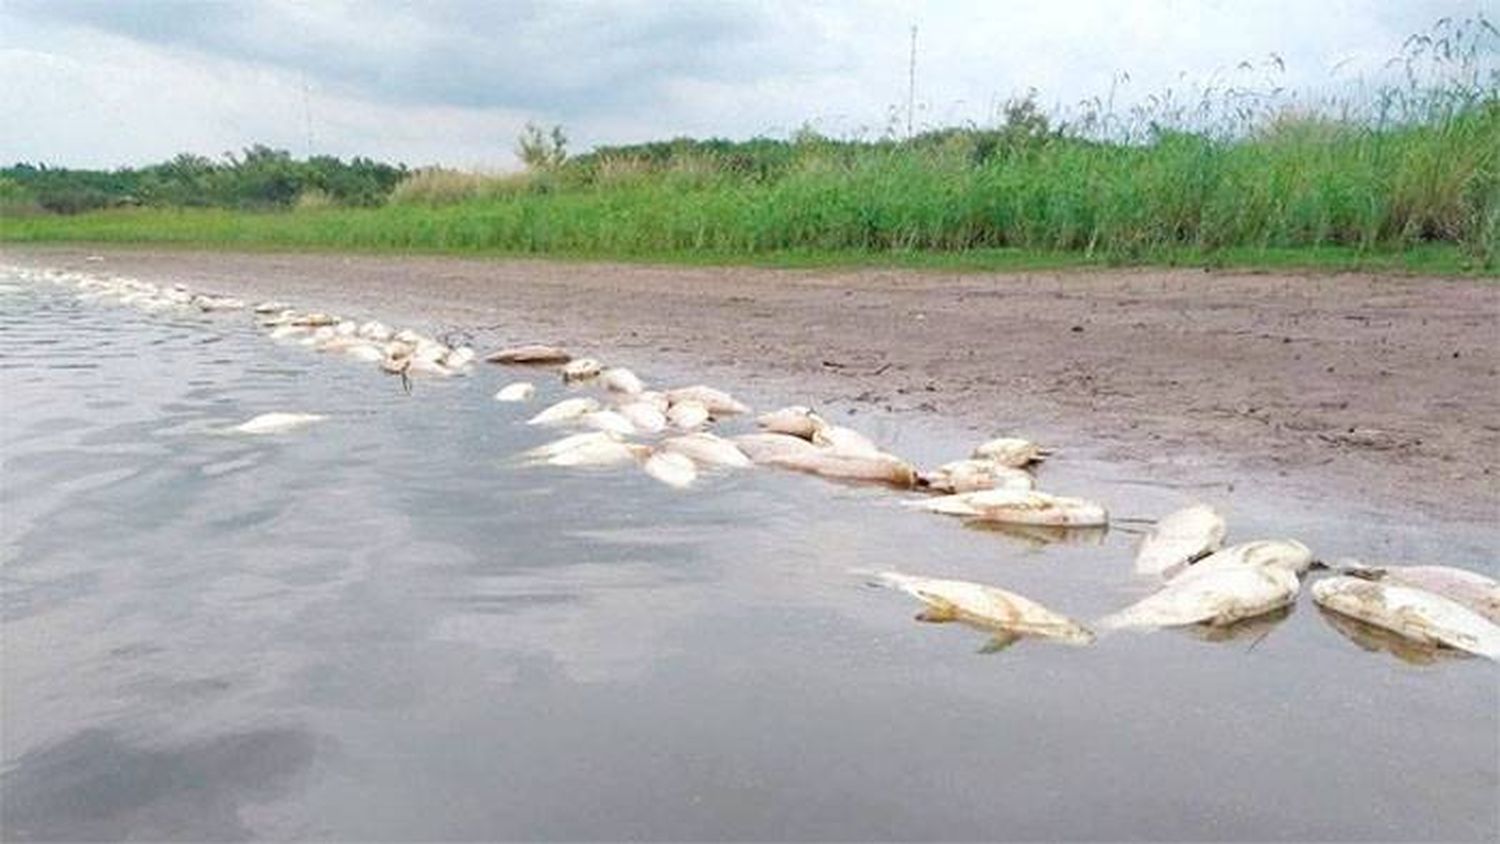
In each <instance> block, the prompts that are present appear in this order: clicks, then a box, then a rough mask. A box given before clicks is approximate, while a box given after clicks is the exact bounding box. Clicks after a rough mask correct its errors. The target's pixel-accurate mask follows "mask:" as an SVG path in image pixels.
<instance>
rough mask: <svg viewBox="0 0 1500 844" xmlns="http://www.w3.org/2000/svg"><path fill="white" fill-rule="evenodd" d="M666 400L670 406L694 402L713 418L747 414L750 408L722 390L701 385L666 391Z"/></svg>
mask: <svg viewBox="0 0 1500 844" xmlns="http://www.w3.org/2000/svg"><path fill="white" fill-rule="evenodd" d="M667 400H668V401H670V402H671V403H672V404H674V405H675V404H677V403H679V402H687V401H695V402H698V403H699V404H701V405H703V406H704V407H705V408H707V409H708V412H709V413H711V414H713V415H715V416H728V415H731V414H735V413H747V412H749V410H750V408H748V407H746V406H745V405H744V404H741V403H740V402H738V401H736V400H735V399H734V397H733V396H731V395H729V394H728V393H726V392H724V391H723V390H716V389H714V388H713V387H707V386H704V385H702V384H696V385H694V386H692V387H679V388H677V389H675V390H668V391H667Z"/></svg>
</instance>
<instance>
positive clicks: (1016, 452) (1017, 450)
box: [974, 437, 1052, 469]
mask: <svg viewBox="0 0 1500 844" xmlns="http://www.w3.org/2000/svg"><path fill="white" fill-rule="evenodd" d="M1051 453H1052V452H1051V450H1050V449H1044V448H1042V447H1041V446H1039V445H1037V444H1036V443H1034V442H1031V441H1030V440H1023V439H1020V438H1018V437H997V438H995V439H993V440H990V441H988V442H985V443H981V444H980V445H979V446H978V447H977V448H975V449H974V456H975V457H980V458H985V459H989V460H993V461H995V462H996V463H999V464H1000V465H1001V466H1009V467H1011V468H1013V469H1024V468H1025V467H1027V466H1029V465H1031V464H1032V463H1036V462H1039V461H1041V460H1043V459H1045V458H1046V456H1047V455H1048V454H1051Z"/></svg>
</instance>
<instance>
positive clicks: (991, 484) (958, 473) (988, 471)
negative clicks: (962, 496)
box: [919, 458, 1036, 493]
mask: <svg viewBox="0 0 1500 844" xmlns="http://www.w3.org/2000/svg"><path fill="white" fill-rule="evenodd" d="M919 485H920V486H921V487H922V488H923V489H928V490H931V491H932V492H945V493H961V492H981V491H983V490H987V489H1011V490H1030V489H1036V478H1033V477H1032V476H1031V475H1030V474H1029V473H1027V472H1026V471H1024V470H1022V469H1015V468H1012V467H1010V466H1002V465H1000V464H999V463H996V462H995V461H993V460H990V459H987V458H970V459H968V460H955V461H953V462H951V463H944V464H943V465H941V466H939V467H937V468H936V469H934V470H932V471H931V472H926V473H923V475H922V476H921V478H920V480H919Z"/></svg>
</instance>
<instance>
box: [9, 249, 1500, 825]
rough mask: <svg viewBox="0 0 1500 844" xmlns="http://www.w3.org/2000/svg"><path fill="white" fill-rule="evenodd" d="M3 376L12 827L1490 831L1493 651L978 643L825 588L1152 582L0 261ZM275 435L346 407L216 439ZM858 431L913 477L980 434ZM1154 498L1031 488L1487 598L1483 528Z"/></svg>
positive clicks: (1102, 556) (1336, 637)
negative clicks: (586, 432)
mask: <svg viewBox="0 0 1500 844" xmlns="http://www.w3.org/2000/svg"><path fill="white" fill-rule="evenodd" d="M360 316H379V315H378V314H367V315H360ZM633 363H637V362H633ZM639 368H640V369H641V371H642V374H643V375H645V376H646V377H647V378H648V380H651V378H652V377H657V378H667V377H669V376H670V377H675V378H676V379H678V380H691V378H692V373H663V372H653V371H651V370H650V369H649V368H648V367H644V366H642V367H639ZM0 372H3V395H0V411H3V424H0V437H3V440H0V442H3V451H0V459H3V463H0V564H3V581H0V587H3V604H0V611H3V616H0V623H3V627H0V633H3V648H4V650H3V657H4V659H3V664H0V679H3V700H0V702H3V722H0V727H3V735H0V738H3V774H0V777H3V779H0V783H3V796H0V800H3V804H0V810H3V812H0V814H3V825H4V826H3V829H0V834H3V836H4V837H5V838H7V839H28V838H66V839H79V838H121V837H132V838H148V839H161V838H176V839H223V838H251V837H254V838H310V837H315V838H332V839H501V838H550V839H584V838H595V839H597V838H607V839H620V838H653V839H664V838H676V839H681V838H758V839H789V838H797V839H835V838H843V839H876V838H879V839H890V838H897V839H1038V838H1048V839H1055V838H1092V839H1100V838H1107V839H1182V838H1192V839H1205V838H1214V839H1279V838H1281V839H1284V838H1296V839H1303V838H1319V839H1357V838H1368V839H1477V840H1486V839H1493V838H1494V837H1495V835H1496V834H1497V833H1500V816H1497V815H1500V797H1497V793H1500V761H1497V760H1500V705H1497V704H1500V672H1497V671H1496V669H1495V666H1494V665H1493V664H1491V663H1487V662H1484V661H1481V660H1476V659H1465V658H1456V657H1445V658H1433V657H1434V655H1433V654H1431V653H1427V652H1421V651H1418V652H1415V653H1408V652H1406V651H1405V650H1402V649H1400V648H1396V649H1397V650H1401V653H1402V655H1404V656H1405V657H1407V659H1405V660H1403V659H1400V658H1398V657H1397V656H1395V655H1392V653H1391V652H1390V651H1389V650H1386V649H1381V648H1382V642H1381V641H1380V640H1378V639H1372V638H1370V636H1369V634H1368V631H1361V630H1359V629H1354V630H1353V635H1354V636H1356V637H1360V638H1359V639H1358V641H1356V640H1354V639H1351V638H1348V635H1349V634H1346V633H1345V632H1341V628H1339V627H1336V626H1334V625H1332V624H1330V623H1329V622H1328V621H1327V620H1325V618H1324V617H1323V615H1322V614H1321V613H1320V612H1319V611H1318V610H1317V609H1316V608H1315V607H1313V606H1312V605H1311V603H1310V602H1309V601H1308V599H1307V596H1306V595H1305V594H1304V596H1303V600H1302V601H1301V602H1300V603H1299V605H1298V606H1297V607H1296V609H1295V610H1294V611H1293V612H1291V613H1290V614H1289V615H1288V616H1287V617H1285V618H1284V619H1282V620H1279V621H1275V622H1273V623H1269V624H1261V625H1256V626H1254V627H1251V628H1248V629H1242V630H1239V631H1236V632H1237V633H1238V635H1236V636H1234V637H1231V638H1228V639H1227V640H1223V641H1209V640H1207V639H1205V638H1204V637H1203V636H1201V635H1195V634H1194V633H1190V632H1181V631H1165V632H1160V633H1155V634H1149V635H1134V634H1116V635H1111V636H1107V637H1104V638H1102V639H1101V640H1100V641H1099V642H1098V643H1097V644H1095V645H1094V646H1092V647H1088V648H1069V647H1065V646H1061V645H1057V644H1052V643H1046V642H1022V643H1020V644H1017V645H1015V646H1013V647H1011V648H1008V649H1006V650H1004V651H1002V652H1000V653H993V654H986V653H980V651H981V650H982V649H983V647H984V645H985V644H986V640H987V637H986V636H985V635H984V634H982V633H979V632H977V631H974V630H971V629H968V628H964V627H960V626H955V625H923V624H919V623H917V622H915V621H913V620H912V615H913V614H914V613H915V612H916V610H917V607H916V605H915V604H913V603H912V602H911V601H910V600H909V599H907V598H905V597H904V596H902V595H899V594H897V593H894V592H889V591H884V590H877V589H872V588H869V587H867V586H865V585H863V581H862V579H861V578H860V577H857V576H854V575H851V574H850V573H849V570H850V569H851V568H866V569H868V568H899V569H902V570H905V571H910V572H912V573H918V574H930V575H938V576H950V577H962V578H967V579H974V580H980V581H984V582H989V583H994V584H996V585H1001V586H1004V587H1006V588H1009V589H1012V590H1014V591H1017V592H1020V593H1022V594H1024V595H1027V596H1029V597H1032V598H1034V599H1036V600H1039V601H1041V602H1043V603H1045V604H1047V605H1049V606H1051V607H1053V608H1055V609H1057V610H1059V611H1062V612H1065V613H1068V614H1070V615H1073V616H1075V617H1077V618H1080V619H1092V618H1097V617H1098V616H1100V615H1103V614H1105V613H1107V612H1109V611H1111V610H1113V609H1116V608H1118V607H1120V606H1122V605H1124V604H1125V603H1128V602H1129V601H1131V600H1133V599H1134V598H1135V597H1137V596H1138V595H1140V594H1142V593H1143V591H1144V589H1143V586H1142V584H1140V583H1139V582H1138V581H1136V580H1134V579H1133V578H1132V576H1131V571H1130V570H1131V564H1130V558H1131V551H1132V544H1133V542H1134V539H1135V538H1134V537H1133V536H1132V535H1130V534H1129V533H1127V532H1124V531H1121V530H1115V531H1112V532H1110V533H1108V534H1104V535H1102V536H1100V535H1094V536H1082V537H1077V536H1075V537H1070V539H1072V540H1074V541H1069V542H1050V543H1049V542H1046V541H1045V540H1046V539H1048V538H1049V537H1036V536H1031V537H1024V536H1023V537H1017V536H1014V535H1011V534H1007V533H1002V532H998V531H984V530H974V529H969V528H966V527H964V526H963V525H962V524H961V523H960V522H958V521H954V520H950V519H945V518H942V517H938V516H933V515H929V514H923V513H916V512H911V511H908V510H905V509H903V508H901V507H899V506H898V504H897V502H898V501H899V499H900V497H901V496H900V495H899V494H896V493H893V492H889V491H886V490H881V489H871V488H861V487H852V486H843V485H837V484H830V483H826V482H823V481H820V480H817V479H813V478H807V477H801V476H796V475H789V474H782V473H776V472H770V471H758V470H757V471H747V472H740V473H734V474H721V475H714V476H709V477H705V478H702V479H700V482H699V483H698V484H697V485H696V486H695V487H694V488H693V489H692V490H690V491H687V492H683V491H677V490H672V489H669V488H667V487H665V486H662V485H660V484H658V483H656V482H655V481H653V480H651V479H650V478H648V477H646V476H645V475H644V474H642V473H640V472H638V471H634V470H628V471H615V470H608V471H594V472H589V471H579V470H562V469H539V468H522V467H518V466H516V465H514V463H513V462H512V461H510V460H509V459H508V458H509V457H510V456H511V455H514V454H515V453H516V452H519V451H521V450H522V449H524V448H527V447H530V446H533V445H536V444H539V443H541V442H545V441H547V440H549V439H551V438H553V437H554V436H556V434H555V433H554V432H549V431H544V430H539V429H536V428H532V427H528V426H525V425H523V424H521V423H522V420H524V419H525V418H526V417H527V416H529V415H530V414H531V413H532V412H534V411H535V410H536V409H537V408H539V407H541V406H544V405H545V403H547V401H548V400H549V399H552V398H555V397H557V396H560V395H561V394H562V393H563V392H564V389H563V388H562V387H561V386H558V385H553V384H551V383H550V381H549V379H538V380H539V381H541V382H544V386H543V395H542V396H541V397H540V398H539V400H538V401H536V402H532V403H530V404H528V405H500V404H497V403H495V402H494V401H492V400H491V398H490V396H491V395H492V394H493V392H494V391H495V389H497V388H498V387H499V386H500V385H501V384H503V383H505V382H506V381H509V380H511V379H512V378H513V377H515V376H517V373H516V372H507V371H504V370H501V369H498V368H493V367H489V368H481V369H479V370H477V371H476V374H475V375H474V376H473V377H470V378H461V379H454V380H452V381H448V382H441V383H440V382H432V381H420V382H418V383H417V385H416V388H415V392H414V393H413V394H412V395H411V396H407V395H405V394H403V393H402V392H401V390H400V387H399V385H398V383H397V382H396V381H395V380H394V379H391V378H389V377H387V376H384V375H382V374H381V373H379V372H378V371H377V370H376V368H375V367H373V366H370V365H368V364H358V363H353V362H349V361H346V360H344V359H342V358H337V357H332V356H326V355H320V354H318V353H315V352H312V351H309V350H307V349H305V348H301V347H297V346H283V345H278V344H275V343H273V342H271V341H269V340H267V339H265V338H264V337H263V336H261V335H260V334H259V333H258V332H257V331H256V330H255V328H254V327H253V325H252V323H251V320H250V319H249V317H248V316H246V315H245V314H244V313H220V314H212V315H201V314H196V313H176V312H158V313H145V312H141V311H139V310H135V309H132V308H129V307H123V306H115V305H108V304H103V303H98V302H86V301H80V300H79V298H78V296H77V295H76V292H75V291H74V290H72V289H70V288H67V287H63V286H54V285H50V284H45V283H39V282H22V281H20V280H18V279H15V278H6V277H5V276H4V275H3V274H0ZM726 386H730V387H733V386H734V385H726ZM776 398H779V399H782V400H786V401H794V400H798V399H799V398H801V397H797V396H780V397H776ZM271 410H294V411H309V412H317V413H324V414H326V415H327V416H328V417H329V418H328V420H327V421H325V422H323V423H321V424H318V425H315V426H313V427H310V428H307V429H305V430H302V431H298V432H295V433H292V434H287V435H279V436H268V437H233V436H226V435H224V434H222V433H220V432H219V431H218V430H217V429H220V428H222V427H225V426H227V425H229V424H233V423H236V422H239V421H243V420H244V419H246V418H248V417H250V416H253V415H255V414H257V413H262V412H266V411H271ZM832 410H834V411H835V412H839V411H840V410H841V409H840V408H833V409H832ZM849 423H850V424H852V425H854V426H856V427H859V428H861V429H862V430H864V431H866V432H867V433H870V434H872V435H874V436H875V437H876V439H877V440H879V441H881V442H882V443H884V444H887V445H889V446H890V447H892V449H893V450H896V451H898V452H901V453H905V454H909V455H910V456H912V457H914V458H918V459H920V460H924V461H931V460H936V459H940V458H951V457H954V456H959V455H961V454H962V452H963V451H964V450H965V446H966V443H965V442H964V441H963V440H962V439H960V438H958V437H957V436H956V435H955V433H954V432H952V431H948V430H944V429H943V428H942V427H941V423H937V422H931V423H925V424H915V423H912V422H910V421H909V420H902V421H900V422H899V423H898V422H897V421H896V420H893V419H884V418H876V417H871V416H867V415H860V416H853V417H849ZM1138 474H1139V473H1138V472H1133V471H1132V468H1131V467H1121V466H1111V465H1108V464H1105V463H1102V462H1099V461H1097V460H1094V459H1092V458H1091V457H1090V455H1088V454H1087V453H1080V454H1076V455H1062V456H1059V458H1058V459H1057V460H1055V461H1054V462H1053V463H1052V464H1051V465H1050V466H1048V467H1047V468H1046V469H1045V471H1044V472H1043V474H1042V481H1043V487H1044V488H1047V489H1049V490H1052V491H1056V492H1061V493H1070V494H1083V495H1088V496H1090V497H1094V498H1098V499H1101V500H1103V501H1104V502H1105V503H1107V504H1109V505H1110V506H1111V508H1112V509H1113V510H1114V511H1115V512H1116V513H1118V514H1120V515H1125V516H1132V515H1145V516H1149V515H1159V514H1161V513H1162V512H1165V511H1166V510H1167V509H1169V508H1171V507H1174V506H1177V505H1179V504H1182V503H1185V502H1187V501H1189V500H1193V499H1195V498H1200V497H1201V498H1205V499H1207V500H1209V501H1211V502H1213V503H1216V504H1218V505H1220V506H1222V507H1225V508H1226V509H1227V510H1228V511H1229V513H1230V518H1231V539H1232V540H1244V539H1249V538H1255V537H1257V536H1274V535H1292V536H1297V537H1299V538H1301V539H1303V540H1304V541H1306V542H1308V544H1310V545H1312V546H1313V548H1314V549H1315V551H1317V552H1318V553H1319V554H1320V556H1323V557H1327V558H1337V557H1341V556H1364V557H1368V558H1374V559H1396V560H1399V559H1410V560H1413V561H1427V562H1451V563H1456V564H1461V565H1471V566H1477V567H1479V568H1481V569H1486V568H1487V569H1488V571H1489V572H1490V573H1492V574H1493V573H1494V568H1493V566H1494V563H1493V556H1492V555H1493V548H1494V547H1495V545H1496V539H1497V538H1500V537H1497V530H1496V528H1495V526H1494V525H1461V524H1458V525H1455V524H1444V523H1437V522H1430V521H1426V520H1417V521H1412V520H1410V519H1409V518H1408V517H1406V516H1404V515H1403V516H1401V517H1400V518H1393V517H1392V515H1391V514H1389V513H1384V512H1380V511H1376V510H1372V509H1369V508H1364V507H1361V506H1360V505H1359V504H1358V503H1357V502H1353V503H1351V502H1340V501H1331V500H1323V499H1322V498H1320V497H1319V496H1317V495H1316V494H1297V493H1296V492H1294V491H1287V490H1282V489H1279V488H1277V487H1276V486H1275V485H1274V483H1273V482H1272V481H1271V480H1268V479H1236V482H1235V483H1234V484H1233V488H1232V489H1230V488H1228V487H1227V486H1222V485H1220V486H1189V487H1186V488H1174V487H1170V486H1163V485H1160V484H1152V483H1144V482H1140V481H1138V480H1137V479H1136V476H1137V475H1138ZM1185 474H1186V475H1191V473H1190V472H1185ZM1200 480H1202V479H1201V478H1193V479H1192V482H1193V483H1196V482H1197V481H1200ZM1304 591H1305V590H1304ZM1372 648H1373V650H1372ZM1439 656H1443V655H1439ZM1409 660H1415V661H1409Z"/></svg>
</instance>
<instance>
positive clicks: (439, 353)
mask: <svg viewBox="0 0 1500 844" xmlns="http://www.w3.org/2000/svg"><path fill="white" fill-rule="evenodd" d="M448 352H449V349H448V347H447V346H444V345H443V344H442V343H439V342H438V341H436V340H429V339H427V338H426V337H418V338H417V340H416V342H415V348H414V349H413V350H412V353H411V356H412V357H414V358H417V359H419V360H425V361H427V362H428V363H442V362H443V361H444V360H446V359H447V357H448Z"/></svg>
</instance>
